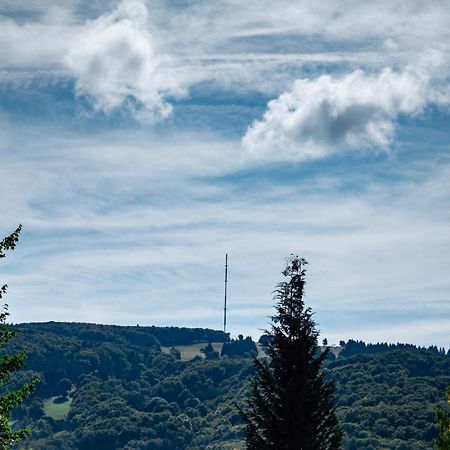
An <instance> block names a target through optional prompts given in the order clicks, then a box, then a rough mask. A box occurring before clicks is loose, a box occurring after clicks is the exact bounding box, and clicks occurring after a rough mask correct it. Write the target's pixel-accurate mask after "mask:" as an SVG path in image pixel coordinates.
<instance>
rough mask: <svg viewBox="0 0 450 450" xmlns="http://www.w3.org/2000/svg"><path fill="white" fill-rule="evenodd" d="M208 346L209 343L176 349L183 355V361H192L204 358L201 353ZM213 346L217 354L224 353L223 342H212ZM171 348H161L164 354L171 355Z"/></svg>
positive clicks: (177, 347) (182, 346) (179, 346)
mask: <svg viewBox="0 0 450 450" xmlns="http://www.w3.org/2000/svg"><path fill="white" fill-rule="evenodd" d="M207 345H208V343H207V342H199V343H197V344H192V345H176V346H175V348H176V349H177V350H178V351H179V352H180V353H181V360H182V361H190V360H191V359H193V358H195V357H196V356H200V357H202V358H204V357H205V355H204V354H203V353H202V352H201V349H202V348H205V347H206V346H207ZM211 345H212V346H213V349H214V350H216V351H217V352H219V353H220V352H221V351H222V347H223V342H212V343H211ZM171 348H172V347H161V351H162V352H164V353H169V352H170V349H171Z"/></svg>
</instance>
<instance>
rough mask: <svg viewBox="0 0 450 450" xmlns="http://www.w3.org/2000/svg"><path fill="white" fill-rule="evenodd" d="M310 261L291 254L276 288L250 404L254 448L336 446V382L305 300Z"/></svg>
mask: <svg viewBox="0 0 450 450" xmlns="http://www.w3.org/2000/svg"><path fill="white" fill-rule="evenodd" d="M306 264H307V262H306V261H305V260H304V259H302V258H298V257H294V256H291V257H290V258H289V260H288V262H287V264H286V269H285V270H284V271H283V275H284V276H285V277H286V278H287V280H286V281H283V282H281V283H279V284H278V285H277V287H276V290H275V300H276V301H277V304H276V314H275V315H274V316H273V317H272V324H271V330H269V331H267V333H268V335H269V339H268V355H269V360H268V362H262V361H258V360H255V364H256V372H255V375H254V378H253V382H252V395H251V398H250V400H249V404H248V406H247V409H246V410H244V411H243V410H241V414H242V415H243V418H244V422H245V424H246V444H247V449H250V450H273V449H276V450H336V449H340V448H341V441H342V431H341V429H340V427H339V424H338V421H337V418H336V415H335V409H334V401H333V394H334V385H333V383H332V382H330V381H327V380H326V376H325V373H324V371H323V370H322V364H323V362H324V361H325V360H326V358H327V351H325V352H323V353H321V352H320V349H319V346H318V342H317V339H318V335H319V333H318V331H317V330H316V328H315V322H314V320H313V319H312V315H313V314H312V312H311V309H310V308H307V307H305V303H304V300H303V297H304V287H305V266H306Z"/></svg>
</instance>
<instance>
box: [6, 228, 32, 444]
mask: <svg viewBox="0 0 450 450" xmlns="http://www.w3.org/2000/svg"><path fill="white" fill-rule="evenodd" d="M21 229H22V226H19V227H18V228H17V229H16V230H15V231H14V232H13V233H11V234H10V235H9V236H7V237H5V238H4V239H3V240H2V241H1V242H0V258H4V257H5V252H6V251H7V250H14V248H15V247H16V244H17V242H18V240H19V234H20V231H21ZM6 291H7V285H6V284H5V285H3V286H2V287H1V288H0V300H3V296H4V295H5V294H6ZM8 316H9V312H8V305H6V304H5V305H3V309H2V310H1V311H0V351H1V353H0V388H1V391H2V394H1V396H0V448H1V449H7V448H9V447H10V446H11V444H13V443H14V442H18V441H20V440H22V439H24V438H25V437H26V436H27V435H28V434H30V432H31V429H30V428H29V427H25V428H22V429H18V430H13V428H12V426H11V423H10V416H11V412H12V410H13V408H14V407H15V406H18V405H20V404H21V403H22V402H23V400H24V399H25V397H26V396H27V395H29V394H30V393H31V392H32V391H33V390H34V388H35V385H36V383H37V379H34V380H33V381H32V382H30V383H26V384H24V385H23V386H21V387H20V388H17V389H12V388H11V385H10V381H11V377H12V375H13V374H14V372H16V371H17V370H19V369H21V368H23V366H24V359H25V353H24V352H18V353H13V354H8V353H6V352H5V346H6V345H7V344H8V342H9V341H10V340H11V339H12V338H13V337H14V336H15V335H16V332H15V331H12V330H11V329H10V328H9V327H8V325H7V323H6V320H7V318H8Z"/></svg>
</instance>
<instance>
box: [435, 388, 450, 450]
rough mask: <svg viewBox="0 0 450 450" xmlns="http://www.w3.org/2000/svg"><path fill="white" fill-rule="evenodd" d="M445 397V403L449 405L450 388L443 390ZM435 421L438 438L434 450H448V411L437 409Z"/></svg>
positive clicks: (447, 409) (449, 416) (449, 445)
mask: <svg viewBox="0 0 450 450" xmlns="http://www.w3.org/2000/svg"><path fill="white" fill-rule="evenodd" d="M445 397H446V399H447V403H448V404H450V386H448V387H447V389H446V390H445ZM437 421H438V428H439V436H438V438H437V441H436V444H435V448H436V450H450V410H449V405H447V408H445V409H444V408H441V407H439V408H438V410H437Z"/></svg>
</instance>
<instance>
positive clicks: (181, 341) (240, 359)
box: [13, 322, 450, 450]
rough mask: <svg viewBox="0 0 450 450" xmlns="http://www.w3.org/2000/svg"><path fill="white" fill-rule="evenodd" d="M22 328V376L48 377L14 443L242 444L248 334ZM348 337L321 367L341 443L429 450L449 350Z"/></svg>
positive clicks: (19, 421)
mask: <svg viewBox="0 0 450 450" xmlns="http://www.w3.org/2000/svg"><path fill="white" fill-rule="evenodd" d="M15 328H16V329H19V330H20V333H19V334H18V336H17V337H16V338H15V339H14V343H13V349H14V350H18V349H20V350H22V349H25V350H26V351H27V353H28V357H27V362H26V367H27V370H25V371H23V372H21V374H20V375H19V377H18V378H17V379H16V380H15V383H18V384H20V383H22V382H23V381H25V380H28V379H31V378H32V377H33V376H35V375H36V374H37V375H39V376H40V378H41V382H40V383H39V385H38V388H37V390H36V391H35V393H34V394H33V395H32V396H31V397H29V398H28V399H27V400H26V401H25V402H24V403H23V404H22V405H21V406H20V407H19V408H17V409H16V410H15V411H14V415H13V420H14V425H15V426H17V427H20V426H24V425H26V424H30V423H31V424H32V426H33V434H32V436H31V438H29V439H28V440H27V441H24V442H22V443H21V444H20V445H19V446H18V447H17V448H21V449H34V450H44V449H45V450H52V449H55V450H56V449H61V450H64V449H67V450H68V449H82V450H90V449H97V450H102V449H104V450H113V449H128V450H129V449H143V450H145V449H155V450H156V449H165V450H175V449H177V450H181V449H189V450H200V449H240V448H243V447H242V440H243V425H242V423H241V418H240V416H239V414H238V413H237V410H236V405H237V404H242V402H243V400H244V399H245V398H246V396H247V395H248V387H249V378H250V376H251V375H252V373H253V370H254V369H253V357H254V356H255V355H257V354H258V348H257V346H256V345H255V343H254V342H253V341H252V340H251V339H250V338H244V337H243V336H239V338H238V339H235V340H230V339H229V336H228V335H225V334H224V333H222V332H220V331H214V330H207V329H189V328H176V327H139V326H136V327H119V326H107V325H93V324H74V323H55V322H49V323H42V324H38V323H35V324H21V325H16V326H15ZM261 342H262V343H264V338H263V339H261ZM210 344H211V345H210ZM341 344H342V345H341V347H340V348H339V349H338V350H339V351H336V352H334V353H331V354H330V358H329V360H328V362H327V364H326V368H325V370H326V371H327V376H328V377H330V378H331V379H333V380H335V382H336V387H337V396H336V401H337V413H338V417H339V419H340V422H341V424H342V427H343V429H344V432H345V436H344V448H345V449H346V450H356V449H358V450H363V449H364V450H371V449H377V450H380V449H386V450H387V449H397V450H406V449H418V450H420V449H429V448H431V447H432V442H433V440H434V439H436V437H437V428H436V425H435V422H436V417H435V413H436V407H437V405H439V404H440V403H442V401H443V392H444V390H445V387H446V386H447V385H449V384H450V357H449V356H448V355H446V354H445V352H444V350H443V349H437V348H436V347H431V348H428V349H422V348H416V347H414V346H412V345H387V344H376V345H373V344H368V345H366V344H365V343H363V342H358V341H348V342H346V343H344V342H341ZM189 349H200V351H199V352H197V354H195V353H188V352H187V350H189ZM261 349H262V346H261V345H259V354H260V357H261V356H263V354H264V352H261ZM335 354H339V356H338V357H337V358H336V357H335V356H334V355H335Z"/></svg>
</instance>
